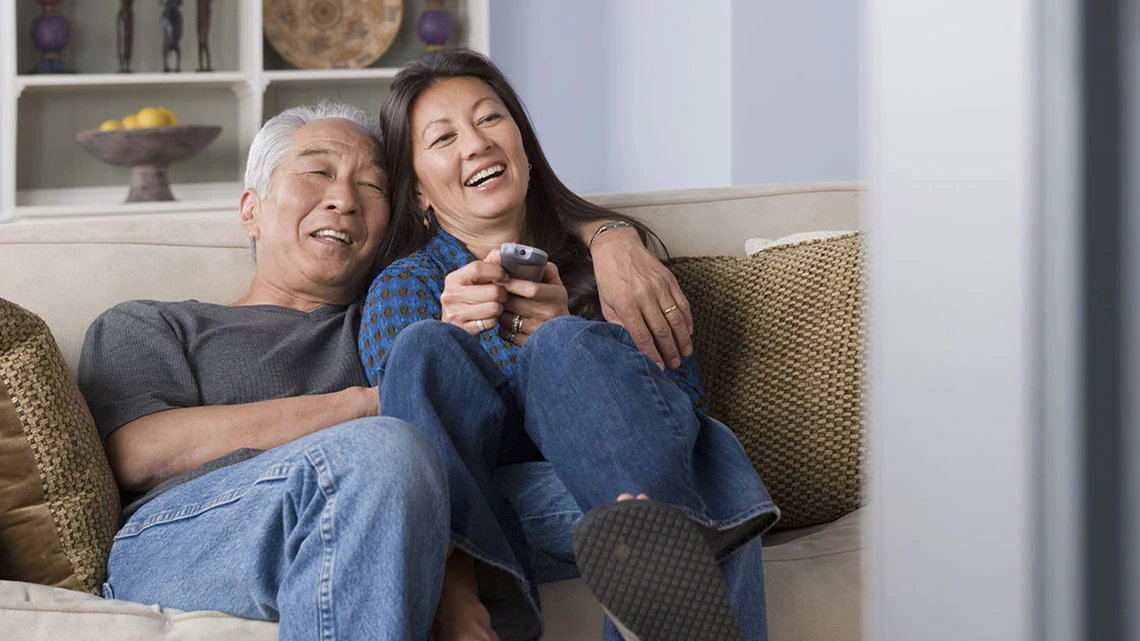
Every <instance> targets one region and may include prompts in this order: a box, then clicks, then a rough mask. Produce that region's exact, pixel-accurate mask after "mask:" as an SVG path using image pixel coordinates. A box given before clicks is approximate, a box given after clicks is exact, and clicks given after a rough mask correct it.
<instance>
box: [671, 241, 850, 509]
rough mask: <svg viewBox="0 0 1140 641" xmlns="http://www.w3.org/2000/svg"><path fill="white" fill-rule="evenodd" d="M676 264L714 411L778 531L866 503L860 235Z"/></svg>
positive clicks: (702, 372) (689, 260)
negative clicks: (776, 517)
mask: <svg viewBox="0 0 1140 641" xmlns="http://www.w3.org/2000/svg"><path fill="white" fill-rule="evenodd" d="M670 269H672V270H673V273H674V274H676V276H677V280H678V282H679V283H680V284H681V288H682V289H683V290H684V292H685V294H686V296H688V298H689V302H690V304H691V306H692V312H693V324H694V334H693V343H694V347H695V349H696V353H697V355H698V357H699V358H700V363H701V376H702V378H703V379H704V382H705V387H706V391H707V396H708V401H709V407H710V412H709V413H710V414H711V415H712V416H715V417H716V418H718V419H720V420H721V421H723V422H724V423H725V424H726V425H727V426H728V427H729V428H731V429H732V430H733V432H735V433H736V436H737V438H739V439H740V443H741V445H743V446H744V450H745V451H746V452H747V453H748V456H749V457H750V458H751V459H752V462H753V464H754V465H755V466H756V470H757V471H758V472H759V474H760V476H761V478H763V479H764V483H765V484H766V485H767V486H768V490H769V491H770V492H771V494H772V499H773V501H775V503H776V505H778V506H779V508H780V512H781V518H780V522H779V523H778V524H777V528H780V529H785V528H798V527H805V526H809V525H815V524H817V523H830V522H832V521H834V520H836V519H838V518H839V517H841V516H843V515H845V514H847V513H849V512H851V511H852V510H855V509H856V508H858V507H859V506H860V505H862V503H863V464H864V456H863V454H864V448H865V431H864V428H863V362H864V359H863V352H864V341H865V336H866V326H865V321H864V314H863V282H864V279H863V239H862V236H861V235H860V234H858V233H851V234H846V235H842V236H835V237H832V238H826V239H817V240H811V241H807V242H800V243H793V244H788V245H780V246H774V247H770V248H767V249H764V250H762V251H760V252H758V253H756V254H755V255H753V256H752V257H750V258H735V257H729V256H707V257H690V258H678V259H675V260H673V261H672V262H671V263H670Z"/></svg>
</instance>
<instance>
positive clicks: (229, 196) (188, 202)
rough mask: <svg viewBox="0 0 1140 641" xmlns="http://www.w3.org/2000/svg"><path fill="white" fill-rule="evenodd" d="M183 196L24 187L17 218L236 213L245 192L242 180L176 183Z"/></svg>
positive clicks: (124, 189) (174, 187) (120, 188)
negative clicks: (146, 197)
mask: <svg viewBox="0 0 1140 641" xmlns="http://www.w3.org/2000/svg"><path fill="white" fill-rule="evenodd" d="M171 189H172V190H173V191H174V195H175V197H176V198H179V199H180V200H171V201H162V202H141V203H126V202H123V198H124V197H126V195H127V187H126V186H125V185H123V186H114V187H78V188H65V189H39V190H22V191H20V192H19V193H18V197H17V201H16V207H15V209H14V210H13V216H12V218H14V219H32V218H76V217H89V216H125V215H130V214H172V213H183V212H202V211H229V212H234V213H235V214H236V212H237V207H238V200H239V198H240V196H241V192H242V184H241V183H240V182H219V183H187V184H179V183H174V184H172V185H171Z"/></svg>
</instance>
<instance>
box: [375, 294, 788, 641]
mask: <svg viewBox="0 0 1140 641" xmlns="http://www.w3.org/2000/svg"><path fill="white" fill-rule="evenodd" d="M517 365H518V373H517V375H516V378H515V379H514V380H513V381H508V380H507V379H506V378H505V377H503V375H502V373H501V372H500V371H499V369H498V367H497V366H496V365H495V363H494V361H493V360H492V359H491V357H490V356H489V355H488V354H487V353H486V352H485V351H484V350H483V348H482V346H481V345H480V344H479V342H478V340H476V339H475V338H474V337H472V336H470V335H469V334H467V333H466V332H464V331H463V330H462V329H460V328H457V327H454V326H451V325H447V324H444V323H441V322H439V321H423V322H419V323H416V324H414V325H412V326H410V327H407V328H405V329H403V330H402V331H401V332H400V334H399V336H398V337H397V338H396V341H395V342H394V343H393V345H392V348H391V349H390V350H389V352H388V355H387V357H386V358H385V360H384V363H383V364H382V368H383V370H382V372H381V383H380V390H381V392H380V407H381V411H382V412H383V413H384V414H385V415H386V416H395V417H398V418H401V419H403V420H405V421H407V422H409V423H411V424H413V425H416V426H417V428H419V429H421V430H424V431H425V434H427V435H428V438H429V440H431V441H432V442H433V444H435V445H436V447H437V449H438V450H439V451H440V454H441V458H442V459H443V462H444V466H445V468H447V471H448V478H449V484H450V492H451V496H452V501H451V508H452V528H453V534H454V537H455V540H456V541H457V543H456V544H457V545H459V546H460V547H462V548H463V549H465V550H468V551H469V552H470V551H472V550H474V552H473V553H472V556H474V557H475V558H477V559H479V560H482V561H484V562H485V563H486V564H488V565H489V567H494V568H498V569H499V570H505V571H506V572H508V573H509V574H510V575H511V576H514V577H516V585H515V586H513V587H514V588H515V590H514V594H513V595H512V594H511V593H510V590H509V588H510V587H512V586H509V585H507V584H505V583H499V584H497V587H500V588H503V591H501V592H495V593H493V594H492V595H491V601H492V602H493V603H495V604H497V605H499V604H502V603H504V602H507V601H509V600H511V599H514V600H516V601H522V602H523V603H524V604H525V602H526V601H527V600H529V599H533V598H536V597H535V592H534V583H536V582H537V581H542V580H558V579H562V578H569V577H570V576H573V575H574V574H576V571H575V570H574V569H573V565H572V562H573V544H572V537H573V526H574V524H576V523H577V520H578V519H579V518H581V515H582V514H583V513H584V512H586V511H589V510H590V509H591V508H594V507H597V506H599V505H602V504H603V503H607V502H610V501H612V500H614V499H615V498H616V497H617V495H618V494H620V493H622V492H632V493H635V494H636V493H639V492H643V493H645V494H648V495H650V496H651V497H653V498H654V499H656V500H659V501H663V502H666V503H670V504H672V505H675V506H677V507H679V508H680V509H681V510H682V511H684V512H685V513H686V514H687V515H688V516H689V517H690V518H691V519H693V520H694V521H696V522H697V523H699V524H701V525H703V526H705V528H706V531H707V533H708V538H709V541H710V544H711V545H712V546H713V548H714V552H715V553H716V554H717V555H718V558H721V559H723V563H722V569H723V572H724V575H725V580H726V583H727V584H728V586H729V589H730V593H731V595H732V599H733V603H734V606H735V608H736V612H737V616H738V618H739V619H740V623H741V628H742V630H743V631H744V634H745V638H747V639H750V640H754V641H760V640H762V639H765V638H766V636H767V633H766V628H767V622H766V616H765V607H764V579H763V566H762V562H761V552H760V541H759V535H760V534H761V533H762V532H763V531H764V530H766V529H767V528H768V527H770V526H771V525H772V523H774V522H775V519H776V515H777V511H776V508H775V506H774V505H773V504H772V502H771V499H770V497H769V496H768V492H767V490H766V488H765V487H764V485H763V483H762V482H761V481H760V478H759V476H758V475H757V474H756V471H755V469H754V468H753V466H752V463H751V461H750V460H749V459H748V457H747V456H746V455H745V453H744V450H743V448H741V446H740V443H739V442H738V441H737V440H736V438H735V436H734V435H733V434H732V432H731V431H730V430H729V429H728V428H727V427H725V426H724V425H723V424H721V423H719V422H718V421H716V420H715V419H712V418H710V417H708V416H706V415H705V414H703V413H701V412H699V411H696V410H694V409H693V406H692V402H691V401H690V399H689V397H688V395H687V394H685V393H684V392H683V391H682V390H681V389H680V388H678V387H677V386H676V385H675V384H674V383H673V382H672V381H670V380H669V379H668V378H667V377H665V376H664V374H663V373H662V372H661V371H660V370H659V369H658V368H657V366H656V365H655V364H654V363H653V361H652V360H650V359H649V358H648V357H647V356H645V355H644V354H642V353H641V352H640V351H638V349H637V347H636V346H635V345H634V344H633V341H632V340H631V339H630V338H629V335H628V334H627V333H626V332H625V330H623V329H622V328H620V327H619V326H617V325H613V324H609V323H598V322H591V321H586V320H583V319H581V318H577V317H563V318H558V319H555V320H552V321H548V322H546V323H544V324H543V325H542V326H541V327H540V328H539V329H538V331H536V332H535V333H534V334H533V335H532V336H531V338H530V340H529V341H528V342H527V344H526V346H525V347H524V348H523V350H521V353H520V355H519V362H518V363H517ZM520 439H522V440H526V439H530V440H532V441H533V443H534V444H535V445H537V448H538V450H539V451H541V458H542V459H545V460H539V461H534V462H528V463H515V464H511V465H498V458H497V456H498V454H499V452H501V451H502V450H503V449H510V448H511V447H512V446H513V445H514V444H515V443H516V442H517V441H519V440H520ZM520 515H521V518H520ZM460 541H462V542H463V544H460ZM532 559H533V564H532ZM485 586H486V584H485V583H481V584H480V590H481V594H483V595H484V597H485V598H486V596H487V593H486V592H484V587H485ZM489 608H490V606H489ZM521 611H522V609H521V608H518V609H516V612H521ZM492 619H493V622H495V624H496V630H497V631H499V634H500V636H502V637H503V638H504V639H512V638H528V637H526V636H513V635H511V634H510V633H506V634H505V633H504V630H503V629H502V628H500V627H499V620H498V619H496V617H495V616H494V612H492ZM607 637H608V638H611V639H615V640H616V639H618V638H619V637H618V636H617V633H616V631H615V630H614V629H613V628H612V626H608V625H607Z"/></svg>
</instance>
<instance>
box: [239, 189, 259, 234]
mask: <svg viewBox="0 0 1140 641" xmlns="http://www.w3.org/2000/svg"><path fill="white" fill-rule="evenodd" d="M238 209H239V211H240V212H241V229H242V231H243V232H245V237H246V238H250V239H252V240H257V239H259V238H260V237H261V194H258V193H257V190H255V189H246V190H245V191H243V192H241V201H240V202H239V204H238Z"/></svg>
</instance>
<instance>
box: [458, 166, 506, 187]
mask: <svg viewBox="0 0 1140 641" xmlns="http://www.w3.org/2000/svg"><path fill="white" fill-rule="evenodd" d="M506 170H507V166H506V165H504V164H501V163H500V164H498V165H491V166H490V167H488V168H486V169H484V170H483V171H480V172H479V173H477V174H475V175H474V176H472V177H471V178H469V179H467V182H466V183H464V184H465V185H467V186H468V187H478V186H479V185H481V184H483V183H485V182H487V181H488V180H490V179H492V178H495V177H497V176H500V175H502V173H503V172H504V171H506Z"/></svg>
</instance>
